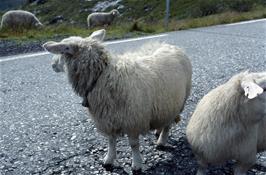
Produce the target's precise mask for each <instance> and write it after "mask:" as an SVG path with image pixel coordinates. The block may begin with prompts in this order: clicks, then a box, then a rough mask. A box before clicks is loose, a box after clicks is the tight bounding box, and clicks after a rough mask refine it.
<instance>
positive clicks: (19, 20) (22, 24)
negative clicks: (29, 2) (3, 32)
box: [1, 10, 43, 30]
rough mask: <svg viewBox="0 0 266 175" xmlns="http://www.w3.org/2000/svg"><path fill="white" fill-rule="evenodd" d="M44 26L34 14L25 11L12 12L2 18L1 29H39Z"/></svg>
mask: <svg viewBox="0 0 266 175" xmlns="http://www.w3.org/2000/svg"><path fill="white" fill-rule="evenodd" d="M42 26H43V25H42V23H41V22H40V21H39V20H38V19H37V17H36V16H35V15H34V14H32V13H30V12H27V11H23V10H10V11H8V12H6V13H5V14H4V15H3V16H2V21H1V29H3V28H7V29H12V30H17V29H22V28H26V29H29V28H38V27H42Z"/></svg>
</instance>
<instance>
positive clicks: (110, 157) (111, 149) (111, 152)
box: [103, 136, 116, 166]
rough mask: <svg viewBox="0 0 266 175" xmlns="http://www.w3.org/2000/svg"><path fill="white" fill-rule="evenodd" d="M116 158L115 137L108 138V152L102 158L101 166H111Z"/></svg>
mask: <svg viewBox="0 0 266 175" xmlns="http://www.w3.org/2000/svg"><path fill="white" fill-rule="evenodd" d="M115 158H116V137H115V136H109V138H108V151H107V154H106V156H105V157H104V160H103V164H104V166H111V165H113V163H114V160H115Z"/></svg>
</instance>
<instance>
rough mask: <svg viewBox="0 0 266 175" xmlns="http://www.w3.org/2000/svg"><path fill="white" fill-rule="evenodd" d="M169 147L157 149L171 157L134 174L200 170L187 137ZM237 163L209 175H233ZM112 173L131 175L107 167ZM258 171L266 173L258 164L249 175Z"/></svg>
mask: <svg viewBox="0 0 266 175" xmlns="http://www.w3.org/2000/svg"><path fill="white" fill-rule="evenodd" d="M168 142H169V145H168V146H164V147H157V150H158V151H163V152H165V153H166V154H168V155H170V156H169V157H168V158H167V159H166V160H162V161H158V162H157V163H156V164H154V165H153V166H151V167H149V168H147V169H145V170H144V171H143V172H132V174H133V175H157V174H171V175H175V174H178V175H194V174H196V171H197V169H198V164H197V161H196V159H195V156H194V155H193V153H192V150H191V149H190V146H189V143H188V141H187V139H186V137H185V136H182V137H180V138H179V139H178V140H174V139H171V138H170V139H169V141H168ZM234 164H235V162H233V161H229V162H227V163H225V164H224V165H221V166H209V167H208V171H207V175H231V174H233V166H234ZM105 169H106V170H107V171H109V172H111V173H117V174H121V175H128V174H131V173H129V172H128V171H126V170H125V169H124V168H123V167H120V166H112V167H105ZM256 171H259V172H266V167H264V166H263V165H259V164H256V165H254V166H253V167H252V170H250V171H248V173H247V174H248V175H255V174H256V173H255V172H256Z"/></svg>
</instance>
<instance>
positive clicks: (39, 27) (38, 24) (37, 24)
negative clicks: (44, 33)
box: [34, 22, 43, 29]
mask: <svg viewBox="0 0 266 175" xmlns="http://www.w3.org/2000/svg"><path fill="white" fill-rule="evenodd" d="M34 26H35V27H36V28H37V29H41V28H43V24H42V23H40V22H37V23H35V24H34Z"/></svg>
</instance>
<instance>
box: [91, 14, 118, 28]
mask: <svg viewBox="0 0 266 175" xmlns="http://www.w3.org/2000/svg"><path fill="white" fill-rule="evenodd" d="M118 15H119V12H118V11H117V10H115V9H114V10H112V11H110V12H108V13H106V12H95V13H92V14H90V15H89V16H88V18H87V23H88V28H93V27H96V26H104V25H110V24H111V23H112V22H113V20H114V19H115V17H117V16H118Z"/></svg>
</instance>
